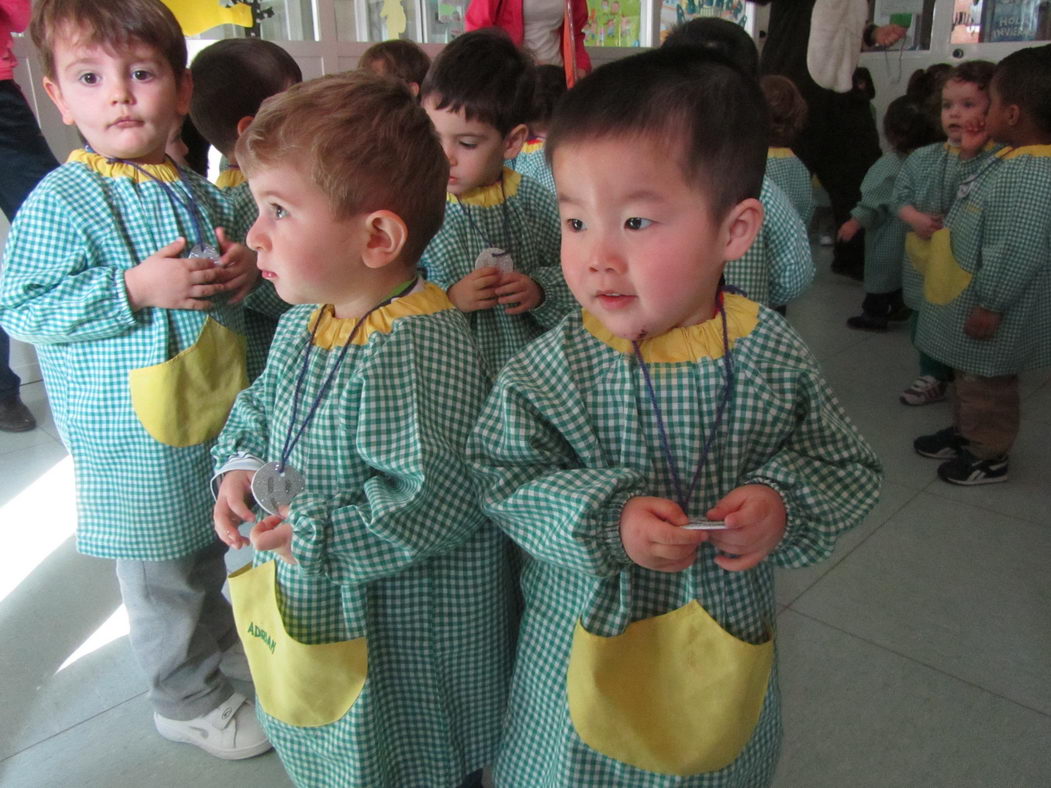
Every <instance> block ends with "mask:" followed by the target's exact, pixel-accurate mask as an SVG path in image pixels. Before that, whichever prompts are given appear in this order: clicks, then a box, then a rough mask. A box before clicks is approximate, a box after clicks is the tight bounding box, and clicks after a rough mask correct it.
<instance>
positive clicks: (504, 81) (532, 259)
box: [420, 29, 573, 377]
mask: <svg viewBox="0 0 1051 788" xmlns="http://www.w3.org/2000/svg"><path fill="white" fill-rule="evenodd" d="M534 79H535V78H534V69H533V65H532V63H530V61H529V58H528V57H527V56H526V55H525V54H524V53H523V52H522V51H521V50H519V49H518V48H517V47H515V45H514V44H512V43H511V39H510V38H508V37H507V36H506V34H504V33H503V32H501V31H499V30H492V29H488V30H477V31H474V32H471V33H465V34H464V35H462V36H459V37H457V38H456V39H454V40H453V42H452V43H451V44H449V45H448V46H446V47H445V49H444V50H442V53H441V54H440V55H439V56H438V57H437V59H435V61H434V65H433V66H432V67H431V70H430V71H429V72H428V74H427V79H426V80H425V81H424V83H423V92H422V100H423V108H424V109H425V110H427V114H428V115H429V116H430V118H431V121H432V122H433V123H434V126H435V128H436V129H437V130H438V137H439V139H440V140H441V143H442V148H443V149H444V150H445V155H446V156H447V157H448V159H449V185H448V195H447V197H446V200H447V203H448V207H447V210H446V212H445V222H444V224H443V225H442V229H441V230H439V232H438V234H437V235H436V236H435V237H434V240H433V241H431V244H430V246H428V247H427V251H425V252H424V254H423V258H422V259H421V261H420V264H421V266H422V267H423V268H424V269H425V270H426V271H427V277H428V278H429V279H430V280H431V281H432V282H434V283H435V284H437V285H438V286H439V287H442V288H444V289H445V290H446V292H447V293H448V294H449V298H450V300H451V301H452V302H453V303H454V304H456V306H457V308H458V309H460V310H461V311H462V312H464V313H465V314H466V315H467V322H468V324H469V325H470V326H471V330H472V331H473V332H474V336H475V339H477V340H478V345H479V348H480V349H481V351H482V357H483V358H484V359H485V362H486V366H487V369H488V370H489V373H490V374H491V375H492V376H493V377H495V376H496V373H497V372H499V371H500V368H501V367H502V366H503V365H504V363H505V362H506V361H507V359H509V358H510V357H511V356H512V355H514V354H515V353H516V352H518V351H519V350H521V349H522V348H523V347H524V346H525V345H526V344H527V343H528V342H529V341H530V340H532V339H534V338H535V337H537V336H539V335H540V334H542V333H543V332H544V331H545V330H546V329H548V328H550V327H551V326H553V325H554V324H555V323H557V322H558V320H559V319H560V318H561V317H562V316H563V315H564V314H565V313H566V312H567V311H569V309H570V308H571V304H572V300H573V299H572V296H571V295H570V293H569V290H568V289H567V288H566V283H565V281H564V280H563V279H562V270H561V269H560V268H559V265H558V245H559V223H558V206H557V205H556V204H555V197H554V195H553V194H551V192H549V191H547V190H546V189H544V188H543V187H542V186H541V185H540V184H539V183H537V182H536V181H534V180H533V179H532V178H530V177H528V176H526V175H522V174H520V173H517V172H514V171H513V170H509V169H507V168H506V167H504V166H503V162H504V160H505V159H513V158H515V157H516V156H517V155H518V152H519V150H521V148H522V143H523V141H524V140H525V136H526V133H527V128H526V125H525V123H526V120H528V118H529V112H530V110H531V108H532V102H533V88H534Z"/></svg>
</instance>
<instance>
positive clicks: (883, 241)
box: [850, 151, 908, 293]
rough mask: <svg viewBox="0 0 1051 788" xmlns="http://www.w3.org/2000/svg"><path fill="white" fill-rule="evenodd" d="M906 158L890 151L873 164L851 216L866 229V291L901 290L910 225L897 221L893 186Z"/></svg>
mask: <svg viewBox="0 0 1051 788" xmlns="http://www.w3.org/2000/svg"><path fill="white" fill-rule="evenodd" d="M902 161H903V157H902V155H901V154H900V153H896V152H894V151H891V152H890V153H884V154H883V155H882V156H880V157H879V159H877V160H876V163H875V164H873V165H872V166H871V167H870V168H869V171H868V172H866V173H865V177H864V178H863V179H862V181H861V200H860V201H859V202H858V204H857V205H855V206H854V209H853V210H852V211H851V212H850V215H851V216H852V217H854V218H855V219H857V220H858V223H859V224H860V225H861V226H862V227H864V228H865V292H866V293H891V292H893V291H895V290H898V289H900V288H901V262H902V257H903V255H904V254H905V231H906V230H907V229H908V225H906V224H905V222H903V221H902V220H901V219H899V218H898V212H897V207H898V206H897V205H896V203H895V202H894V183H895V180H896V179H897V177H898V170H900V169H901V164H902Z"/></svg>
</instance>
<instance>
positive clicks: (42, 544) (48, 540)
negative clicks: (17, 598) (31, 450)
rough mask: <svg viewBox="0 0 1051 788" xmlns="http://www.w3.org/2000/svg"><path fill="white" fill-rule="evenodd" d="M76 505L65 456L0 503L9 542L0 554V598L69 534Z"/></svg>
mask: <svg viewBox="0 0 1051 788" xmlns="http://www.w3.org/2000/svg"><path fill="white" fill-rule="evenodd" d="M76 508H77V507H76V493H75V491H74V483H73V459H72V458H71V457H69V456H66V457H64V458H63V459H61V460H60V461H59V462H58V463H57V464H55V465H53V466H51V468H49V469H48V470H47V471H46V472H45V473H44V475H43V476H40V477H39V478H37V479H36V480H35V481H34V482H33V483H32V484H30V485H29V486H28V487H26V488H25V489H24V490H22V491H21V492H20V493H19V494H18V495H16V496H15V497H14V498H12V499H11V500H10V501H8V502H7V503H6V504H4V505H3V506H0V522H3V523H4V524H5V526H6V531H7V534H8V536H7V540H6V541H7V542H8V545H9V549H7V550H5V551H4V553H3V557H2V558H0V600H2V599H4V598H5V597H6V596H7V595H8V594H10V593H11V592H12V591H13V590H14V589H16V588H17V587H18V584H19V583H21V582H22V581H23V580H25V579H26V577H28V576H29V574H30V573H31V572H32V571H33V570H34V569H36V568H37V566H39V565H40V564H41V563H43V562H44V561H45V560H46V559H47V557H48V556H49V555H51V553H53V552H54V551H55V549H56V548H57V547H58V546H59V545H61V544H62V543H63V542H65V541H66V540H67V539H69V537H70V536H72V535H73V532H74V531H75V530H76V526H77V511H76Z"/></svg>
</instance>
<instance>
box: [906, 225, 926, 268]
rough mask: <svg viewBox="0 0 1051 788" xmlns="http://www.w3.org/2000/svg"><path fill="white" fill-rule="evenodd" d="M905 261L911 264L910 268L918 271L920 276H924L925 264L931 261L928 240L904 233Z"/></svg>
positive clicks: (914, 234) (910, 233)
mask: <svg viewBox="0 0 1051 788" xmlns="http://www.w3.org/2000/svg"><path fill="white" fill-rule="evenodd" d="M905 259H906V260H908V261H909V262H910V263H911V264H912V267H913V268H915V269H916V270H917V271H919V272H920V274H921V275H923V274H926V273H927V264H928V263H929V262H930V259H931V242H930V239H927V238H920V236H918V235H916V233H913V232H909V233H906V234H905Z"/></svg>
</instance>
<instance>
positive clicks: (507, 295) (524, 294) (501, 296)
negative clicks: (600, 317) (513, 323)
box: [496, 271, 544, 315]
mask: <svg viewBox="0 0 1051 788" xmlns="http://www.w3.org/2000/svg"><path fill="white" fill-rule="evenodd" d="M496 295H497V299H498V300H497V303H498V304H504V305H505V307H506V308H505V310H504V311H505V312H507V314H509V315H519V314H521V313H523V312H528V311H529V310H530V309H535V308H536V307H538V306H540V302H541V301H543V300H544V291H543V290H541V289H540V285H538V284H537V283H536V282H535V281H533V280H532V279H530V278H529V277H528V276H526V275H525V274H523V273H522V272H520V271H512V272H511V273H509V274H504V277H503V279H501V280H500V286H499V287H497V288H496Z"/></svg>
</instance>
